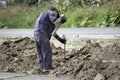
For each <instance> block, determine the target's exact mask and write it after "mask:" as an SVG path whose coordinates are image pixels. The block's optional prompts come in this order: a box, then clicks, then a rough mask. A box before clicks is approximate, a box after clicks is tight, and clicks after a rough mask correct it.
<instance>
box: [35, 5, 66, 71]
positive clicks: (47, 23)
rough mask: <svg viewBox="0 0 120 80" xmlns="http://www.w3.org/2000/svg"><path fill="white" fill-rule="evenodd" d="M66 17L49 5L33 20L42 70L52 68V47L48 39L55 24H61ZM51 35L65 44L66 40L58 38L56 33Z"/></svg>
mask: <svg viewBox="0 0 120 80" xmlns="http://www.w3.org/2000/svg"><path fill="white" fill-rule="evenodd" d="M65 22H66V17H64V16H63V17H61V18H60V16H59V12H58V9H57V8H56V7H51V8H50V9H49V10H47V11H45V12H43V13H42V14H41V15H40V16H39V17H38V18H37V20H36V22H35V29H34V38H35V44H36V48H37V52H38V55H39V58H40V59H39V63H40V69H41V70H43V71H45V70H46V71H47V70H52V69H54V68H53V66H52V49H51V47H50V39H51V36H52V32H53V31H54V29H55V24H63V23H65ZM53 36H54V37H55V38H56V39H57V40H59V41H60V42H61V43H63V44H66V40H65V39H62V38H60V37H59V36H58V35H57V34H56V33H54V34H53Z"/></svg>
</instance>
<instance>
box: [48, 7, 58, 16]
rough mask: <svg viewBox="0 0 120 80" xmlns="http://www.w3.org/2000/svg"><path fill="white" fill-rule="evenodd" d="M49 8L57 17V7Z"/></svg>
mask: <svg viewBox="0 0 120 80" xmlns="http://www.w3.org/2000/svg"><path fill="white" fill-rule="evenodd" d="M50 10H51V11H53V13H54V14H55V16H56V17H57V18H59V17H60V15H59V12H58V9H57V8H56V7H51V8H50Z"/></svg>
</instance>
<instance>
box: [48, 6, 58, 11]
mask: <svg viewBox="0 0 120 80" xmlns="http://www.w3.org/2000/svg"><path fill="white" fill-rule="evenodd" d="M50 10H51V11H58V9H57V8H56V7H53V6H52V7H51V8H50Z"/></svg>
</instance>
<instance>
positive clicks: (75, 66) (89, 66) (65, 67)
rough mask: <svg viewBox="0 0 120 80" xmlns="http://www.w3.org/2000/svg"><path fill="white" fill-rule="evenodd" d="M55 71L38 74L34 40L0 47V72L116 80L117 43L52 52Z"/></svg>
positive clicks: (119, 79)
mask: <svg viewBox="0 0 120 80" xmlns="http://www.w3.org/2000/svg"><path fill="white" fill-rule="evenodd" d="M53 66H55V70H53V71H51V72H48V73H42V72H40V73H38V68H39V63H38V58H37V53H36V50H35V47H34V41H33V40H31V39H29V38H22V39H18V40H14V41H5V42H4V43H3V44H2V45H0V71H4V72H20V73H30V74H50V75H56V76H62V75H64V76H69V77H73V78H75V79H78V80H120V44H111V45H106V46H104V47H103V46H101V45H99V43H95V44H92V43H90V42H89V43H86V45H85V46H83V47H82V48H81V49H80V50H76V49H73V50H69V51H67V52H66V53H64V50H63V49H61V48H55V49H53Z"/></svg>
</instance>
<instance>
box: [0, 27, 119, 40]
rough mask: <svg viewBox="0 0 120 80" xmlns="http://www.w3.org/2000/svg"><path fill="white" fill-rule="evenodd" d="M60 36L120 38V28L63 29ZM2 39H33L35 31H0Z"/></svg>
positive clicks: (59, 32)
mask: <svg viewBox="0 0 120 80" xmlns="http://www.w3.org/2000/svg"><path fill="white" fill-rule="evenodd" d="M57 33H58V34H59V35H63V34H65V35H66V37H70V38H76V37H78V38H104V39H108V38H109V39H111V38H120V27H114V28H113V27H107V28H95V27H94V28H61V29H59V30H58V31H57ZM0 37H33V29H0Z"/></svg>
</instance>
